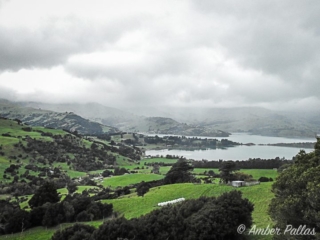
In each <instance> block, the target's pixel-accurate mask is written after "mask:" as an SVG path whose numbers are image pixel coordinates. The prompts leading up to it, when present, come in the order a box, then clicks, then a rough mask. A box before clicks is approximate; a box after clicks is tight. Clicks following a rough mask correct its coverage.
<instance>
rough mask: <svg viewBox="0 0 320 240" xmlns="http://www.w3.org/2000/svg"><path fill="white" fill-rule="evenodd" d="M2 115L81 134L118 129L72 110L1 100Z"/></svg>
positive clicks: (111, 131)
mask: <svg viewBox="0 0 320 240" xmlns="http://www.w3.org/2000/svg"><path fill="white" fill-rule="evenodd" d="M0 116H2V117H6V118H10V119H19V120H21V121H22V122H24V123H27V124H29V125H31V126H44V127H49V128H56V129H66V130H69V131H72V132H74V131H77V132H78V133H80V134H85V135H88V134H89V135H90V134H102V133H113V132H117V131H118V130H117V129H116V128H114V127H109V126H105V125H103V124H101V123H97V122H93V121H90V120H87V119H84V118H82V117H80V116H79V115H76V114H75V113H72V112H60V113H57V112H53V111H49V110H42V109H40V108H38V109H36V108H32V107H23V106H21V105H18V104H15V103H12V102H9V101H7V100H0Z"/></svg>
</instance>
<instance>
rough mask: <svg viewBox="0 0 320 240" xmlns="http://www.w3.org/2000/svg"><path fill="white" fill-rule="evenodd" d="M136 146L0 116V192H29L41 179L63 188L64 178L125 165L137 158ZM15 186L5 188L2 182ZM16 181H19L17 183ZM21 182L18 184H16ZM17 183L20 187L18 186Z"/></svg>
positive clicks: (138, 156)
mask: <svg viewBox="0 0 320 240" xmlns="http://www.w3.org/2000/svg"><path fill="white" fill-rule="evenodd" d="M139 154H140V152H139V150H138V149H136V150H135V149H133V148H130V147H126V146H117V147H114V146H110V145H108V143H107V142H105V143H103V142H101V143H99V142H92V141H90V140H87V139H85V138H83V137H81V136H78V135H75V134H70V133H69V132H66V131H63V130H56V129H48V128H44V127H30V126H28V125H25V124H23V123H22V122H21V121H20V120H16V121H13V120H9V119H4V118H1V119H0V163H1V164H0V181H1V183H2V184H4V185H1V187H2V188H0V194H13V193H15V192H16V195H23V194H30V193H31V192H32V189H31V188H32V185H39V184H40V183H41V181H42V180H43V179H45V178H50V179H52V180H55V181H56V182H57V184H58V186H59V185H60V186H61V187H64V185H63V184H64V180H63V179H64V178H65V177H71V178H72V177H80V176H85V175H87V173H88V172H89V171H95V170H103V169H106V168H107V167H109V166H112V167H113V166H116V165H118V162H121V164H127V165H128V164H129V162H130V161H133V160H132V159H134V158H140V155H139ZM14 183H17V184H15V188H16V189H11V190H10V189H8V188H6V189H5V187H6V186H5V185H6V184H14ZM18 183H19V184H18ZM20 183H21V184H20ZM19 186H20V187H21V188H19Z"/></svg>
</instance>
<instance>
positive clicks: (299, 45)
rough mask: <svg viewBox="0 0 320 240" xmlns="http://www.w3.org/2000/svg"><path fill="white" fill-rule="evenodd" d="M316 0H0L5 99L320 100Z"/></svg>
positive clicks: (124, 102) (272, 104) (219, 103)
mask: <svg viewBox="0 0 320 240" xmlns="http://www.w3.org/2000/svg"><path fill="white" fill-rule="evenodd" d="M319 78H320V1H318V0H303V1H301V0H298V1H297V0H281V1H279V0H268V1H266V0H251V1H250V0H245V1H239V0H234V1H228V0H219V1H217V0H193V1H192V0H190V1H187V0H186V1H183V0H179V1H178V0H161V1H159V0H158V1H153V0H145V1H142V0H135V1H132V0H128V1H123V0H117V1H111V0H104V1H103V0H90V1H88V0H87V1H82V0H74V1H73V0H64V1H60V0H54V1H53V0H50V1H49V0H28V1H26V0H0V97H1V98H6V99H10V100H14V101H42V102H54V103H62V102H80V103H85V102H98V103H101V104H104V105H106V106H114V107H120V108H121V107H124V106H129V107H130V106H140V107H141V106H161V105H168V106H193V107H200V106H204V107H240V106H262V107H267V108H271V109H286V108H290V109H312V108H317V109H318V108H319V106H320V87H319V84H320V81H319Z"/></svg>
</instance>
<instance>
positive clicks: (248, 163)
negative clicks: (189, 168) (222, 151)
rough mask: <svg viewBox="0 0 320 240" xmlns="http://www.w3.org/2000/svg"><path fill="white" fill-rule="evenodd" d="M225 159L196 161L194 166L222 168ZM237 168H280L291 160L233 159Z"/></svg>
mask: <svg viewBox="0 0 320 240" xmlns="http://www.w3.org/2000/svg"><path fill="white" fill-rule="evenodd" d="M224 162H225V161H223V160H219V161H207V160H202V161H194V162H193V163H192V164H193V167H195V168H221V167H222V165H223V164H224ZM233 162H234V163H235V164H236V166H237V168H239V169H240V168H241V169H273V168H279V167H281V166H282V165H284V164H289V163H291V162H292V161H291V160H285V159H280V158H279V157H277V158H275V159H260V158H253V159H248V160H242V161H239V160H237V161H233Z"/></svg>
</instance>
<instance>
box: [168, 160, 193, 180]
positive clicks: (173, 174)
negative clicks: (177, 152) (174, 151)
mask: <svg viewBox="0 0 320 240" xmlns="http://www.w3.org/2000/svg"><path fill="white" fill-rule="evenodd" d="M192 170H193V167H192V166H191V165H189V163H188V162H187V161H186V160H185V159H182V158H181V159H179V160H178V161H177V162H176V163H175V164H173V165H172V167H171V169H170V170H169V172H168V173H167V174H166V176H165V178H164V180H163V181H164V184H174V183H185V182H194V181H195V178H194V177H193V176H192V174H191V171H192Z"/></svg>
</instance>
